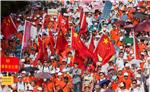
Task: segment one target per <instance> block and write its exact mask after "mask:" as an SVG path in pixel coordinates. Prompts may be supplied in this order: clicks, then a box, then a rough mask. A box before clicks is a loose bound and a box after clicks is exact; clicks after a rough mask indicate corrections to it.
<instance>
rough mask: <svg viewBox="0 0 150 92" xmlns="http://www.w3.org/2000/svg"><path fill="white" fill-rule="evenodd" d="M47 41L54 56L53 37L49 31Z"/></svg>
mask: <svg viewBox="0 0 150 92" xmlns="http://www.w3.org/2000/svg"><path fill="white" fill-rule="evenodd" d="M49 41H50V50H51V52H52V54H54V53H55V50H54V46H55V42H54V37H53V34H52V32H51V31H49Z"/></svg>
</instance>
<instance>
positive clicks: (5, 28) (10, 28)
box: [1, 16, 17, 39]
mask: <svg viewBox="0 0 150 92" xmlns="http://www.w3.org/2000/svg"><path fill="white" fill-rule="evenodd" d="M1 31H2V34H3V35H4V37H5V38H6V39H9V38H10V37H11V36H12V35H13V34H15V33H17V30H16V28H15V24H14V22H13V20H12V18H11V16H7V17H5V18H4V19H3V21H2V29H1Z"/></svg>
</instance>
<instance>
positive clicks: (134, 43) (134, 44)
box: [133, 30, 136, 59]
mask: <svg viewBox="0 0 150 92" xmlns="http://www.w3.org/2000/svg"><path fill="white" fill-rule="evenodd" d="M133 46H134V59H136V42H135V33H134V30H133Z"/></svg>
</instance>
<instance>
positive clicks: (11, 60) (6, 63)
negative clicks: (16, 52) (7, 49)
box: [0, 57, 19, 72]
mask: <svg viewBox="0 0 150 92" xmlns="http://www.w3.org/2000/svg"><path fill="white" fill-rule="evenodd" d="M18 71H19V59H18V58H17V57H1V64H0V72H18Z"/></svg>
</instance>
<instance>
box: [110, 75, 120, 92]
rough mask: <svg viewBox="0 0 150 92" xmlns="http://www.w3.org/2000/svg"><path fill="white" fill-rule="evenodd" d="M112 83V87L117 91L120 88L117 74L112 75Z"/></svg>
mask: <svg viewBox="0 0 150 92" xmlns="http://www.w3.org/2000/svg"><path fill="white" fill-rule="evenodd" d="M111 83H112V84H111V87H112V89H113V90H114V91H116V90H117V89H118V83H119V81H118V78H117V76H112V82H111Z"/></svg>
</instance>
